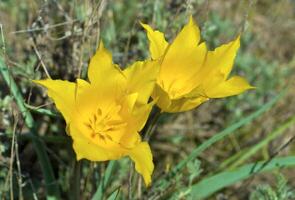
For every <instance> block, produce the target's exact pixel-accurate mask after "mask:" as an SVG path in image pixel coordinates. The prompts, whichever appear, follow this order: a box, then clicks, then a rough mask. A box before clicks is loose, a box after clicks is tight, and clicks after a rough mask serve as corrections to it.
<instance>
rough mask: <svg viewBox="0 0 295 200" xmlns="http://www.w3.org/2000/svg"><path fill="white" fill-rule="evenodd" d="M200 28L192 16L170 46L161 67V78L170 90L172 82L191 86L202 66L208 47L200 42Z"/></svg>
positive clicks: (181, 85)
mask: <svg viewBox="0 0 295 200" xmlns="http://www.w3.org/2000/svg"><path fill="white" fill-rule="evenodd" d="M199 41H200V30H199V28H198V26H197V25H196V23H195V22H194V21H193V19H192V17H191V18H190V20H189V23H188V24H186V25H185V26H184V28H183V29H182V30H181V31H180V33H179V34H178V35H177V36H176V38H175V40H174V41H173V42H172V44H171V45H170V46H169V47H168V50H167V52H166V54H165V56H164V58H163V63H162V65H161V69H160V75H159V80H160V81H163V82H164V87H163V88H164V89H165V90H166V91H168V88H170V85H171V84H174V85H176V84H177V85H179V86H178V87H180V88H189V89H188V90H191V89H192V87H193V86H188V85H187V84H188V83H190V82H191V81H189V80H191V79H192V78H195V76H196V73H197V72H198V71H199V69H200V68H201V67H202V65H203V63H204V60H205V56H206V53H207V47H206V44H205V43H201V44H199Z"/></svg>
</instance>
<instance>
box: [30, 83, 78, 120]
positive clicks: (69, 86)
mask: <svg viewBox="0 0 295 200" xmlns="http://www.w3.org/2000/svg"><path fill="white" fill-rule="evenodd" d="M33 82H35V83H37V84H40V85H42V86H44V87H46V88H47V89H48V91H47V93H48V96H49V97H50V98H52V100H53V101H54V103H55V105H56V107H57V109H58V110H59V111H60V112H61V114H62V115H63V117H64V118H65V120H66V122H67V123H69V122H70V121H71V117H72V116H73V114H74V113H75V112H76V104H75V87H76V84H75V83H72V82H69V81H62V80H52V79H46V80H34V81H33Z"/></svg>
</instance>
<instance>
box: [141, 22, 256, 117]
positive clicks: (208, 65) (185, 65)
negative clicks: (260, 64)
mask: <svg viewBox="0 0 295 200" xmlns="http://www.w3.org/2000/svg"><path fill="white" fill-rule="evenodd" d="M141 25H142V26H143V28H144V29H145V30H146V32H147V37H148V39H149V42H150V46H149V49H150V54H151V58H152V59H154V60H157V59H159V60H161V67H160V72H159V75H158V77H157V84H156V86H155V89H154V91H153V93H152V97H153V98H154V99H157V105H158V106H159V107H160V108H161V109H162V111H165V112H171V113H173V112H182V111H187V110H190V109H193V108H195V107H197V106H199V105H200V104H201V103H203V102H205V101H207V100H209V99H210V98H222V97H227V96H232V95H237V94H240V93H242V92H244V91H245V90H248V89H251V88H253V87H252V86H250V85H249V84H248V82H247V81H246V80H245V79H244V78H242V77H240V76H232V77H230V78H229V74H230V72H231V70H232V66H233V63H234V59H235V56H236V54H237V51H238V49H239V46H240V37H237V38H236V39H235V40H234V41H232V42H230V43H228V44H225V45H222V46H220V47H218V48H216V49H215V50H214V51H208V50H207V48H206V44H205V43H204V42H201V43H200V30H199V28H198V26H197V25H196V23H195V22H194V20H193V18H192V16H191V17H190V20H189V22H188V23H187V24H186V25H185V26H184V27H183V29H182V30H181V31H180V32H179V33H178V35H177V36H176V38H175V39H174V41H173V42H172V43H171V44H169V43H168V42H167V41H166V40H165V37H164V34H163V33H161V32H160V31H155V30H153V29H152V28H151V27H150V26H149V25H147V24H141Z"/></svg>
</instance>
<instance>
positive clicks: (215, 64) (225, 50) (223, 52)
mask: <svg viewBox="0 0 295 200" xmlns="http://www.w3.org/2000/svg"><path fill="white" fill-rule="evenodd" d="M239 47H240V36H238V37H237V38H236V39H235V40H234V41H232V42H229V43H228V44H224V45H221V46H220V47H218V48H216V49H215V50H214V51H210V52H208V54H207V57H206V61H205V63H204V70H205V72H203V74H209V73H210V72H211V71H219V73H221V74H222V75H223V77H224V80H226V79H227V77H228V75H229V74H230V72H231V70H232V67H233V63H234V60H235V57H236V55H237V52H238V49H239ZM200 76H201V75H200Z"/></svg>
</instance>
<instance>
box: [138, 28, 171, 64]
mask: <svg viewBox="0 0 295 200" xmlns="http://www.w3.org/2000/svg"><path fill="white" fill-rule="evenodd" d="M140 24H141V26H142V27H143V28H144V29H145V30H146V32H147V37H148V39H149V42H150V47H149V49H150V54H151V57H152V59H154V60H156V59H158V58H160V57H161V56H163V55H164V53H165V50H166V48H167V46H168V42H167V41H166V40H165V36H164V34H163V33H162V32H160V31H154V30H153V29H152V28H151V27H150V26H149V25H147V24H143V23H140Z"/></svg>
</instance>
